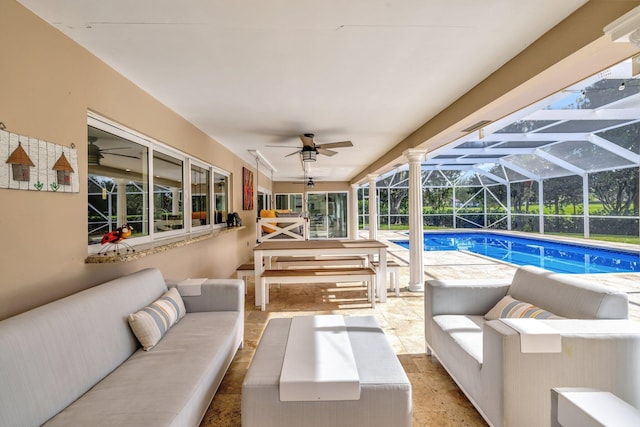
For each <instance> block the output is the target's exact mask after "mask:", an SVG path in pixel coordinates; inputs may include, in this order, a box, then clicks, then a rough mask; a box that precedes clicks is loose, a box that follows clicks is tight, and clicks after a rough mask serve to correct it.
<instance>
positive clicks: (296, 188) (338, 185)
mask: <svg viewBox="0 0 640 427" xmlns="http://www.w3.org/2000/svg"><path fill="white" fill-rule="evenodd" d="M314 184H315V185H314V186H313V189H310V190H307V185H306V183H304V184H303V183H302V182H274V183H273V194H276V193H304V192H305V191H349V190H350V188H351V186H350V185H349V183H348V182H338V181H314Z"/></svg>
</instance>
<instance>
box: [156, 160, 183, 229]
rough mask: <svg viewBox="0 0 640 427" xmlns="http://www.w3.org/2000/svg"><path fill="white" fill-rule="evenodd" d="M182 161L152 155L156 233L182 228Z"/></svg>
mask: <svg viewBox="0 0 640 427" xmlns="http://www.w3.org/2000/svg"><path fill="white" fill-rule="evenodd" d="M182 165H183V161H182V160H180V159H177V158H175V157H172V156H169V155H167V154H164V153H161V152H157V151H155V152H154V153H153V226H154V230H155V231H156V232H165V231H171V230H181V229H183V228H184V215H183V210H184V207H183V200H182V169H183V166H182Z"/></svg>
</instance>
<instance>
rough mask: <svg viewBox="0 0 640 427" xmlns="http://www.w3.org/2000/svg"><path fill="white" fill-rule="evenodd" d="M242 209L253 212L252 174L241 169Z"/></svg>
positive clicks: (245, 169)
mask: <svg viewBox="0 0 640 427" xmlns="http://www.w3.org/2000/svg"><path fill="white" fill-rule="evenodd" d="M242 209H243V210H245V211H250V210H253V172H252V171H250V170H249V169H247V168H245V167H243V168H242Z"/></svg>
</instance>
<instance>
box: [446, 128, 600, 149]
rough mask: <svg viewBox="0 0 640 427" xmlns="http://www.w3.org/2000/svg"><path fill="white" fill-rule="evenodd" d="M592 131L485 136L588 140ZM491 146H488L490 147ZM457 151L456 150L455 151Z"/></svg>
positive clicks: (532, 139)
mask: <svg viewBox="0 0 640 427" xmlns="http://www.w3.org/2000/svg"><path fill="white" fill-rule="evenodd" d="M590 134H591V132H573V133H569V132H560V133H533V132H532V133H494V134H492V135H487V136H485V137H484V140H485V141H490V142H494V141H498V142H503V141H516V142H517V141H523V142H526V141H549V142H554V141H586V140H587V138H589V135H590ZM490 148H491V147H488V149H490ZM455 152H457V151H454V153H455Z"/></svg>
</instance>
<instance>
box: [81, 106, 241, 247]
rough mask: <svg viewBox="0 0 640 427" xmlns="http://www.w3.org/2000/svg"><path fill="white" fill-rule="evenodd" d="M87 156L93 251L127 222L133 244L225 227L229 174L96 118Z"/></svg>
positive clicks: (91, 119)
mask: <svg viewBox="0 0 640 427" xmlns="http://www.w3.org/2000/svg"><path fill="white" fill-rule="evenodd" d="M87 158H88V170H89V174H88V216H87V218H88V244H89V252H90V253H95V252H98V251H99V250H100V249H101V245H100V243H101V240H102V237H103V236H104V235H105V233H108V232H111V231H114V230H116V229H118V228H119V227H122V226H123V225H124V224H129V225H130V226H132V227H133V233H132V236H131V238H129V240H128V241H127V242H128V243H129V244H130V245H136V244H142V243H147V242H150V241H153V240H156V239H164V238H168V237H174V236H180V235H185V234H187V233H190V232H201V231H206V230H211V229H214V228H220V227H224V226H226V221H227V213H228V209H229V194H230V189H229V183H230V177H231V174H230V173H229V172H227V171H224V170H222V169H218V168H215V167H213V166H211V165H208V164H206V163H204V162H202V161H200V160H198V159H193V158H190V157H189V156H187V155H186V154H184V153H181V152H179V151H177V150H174V149H172V148H171V147H168V146H165V145H163V144H161V143H159V142H157V141H154V140H152V139H149V138H147V137H145V136H142V135H140V134H137V133H136V132H134V131H131V130H128V129H126V128H124V127H122V126H120V125H118V124H115V123H112V122H109V121H107V120H106V119H103V118H101V117H98V116H96V115H94V114H90V115H89V118H88V156H87ZM185 198H186V200H187V203H185ZM189 200H190V202H189ZM212 212H213V215H212Z"/></svg>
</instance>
